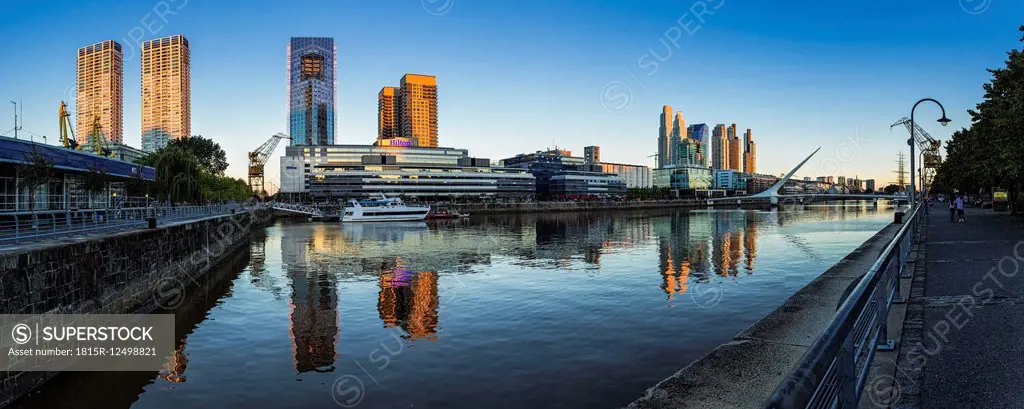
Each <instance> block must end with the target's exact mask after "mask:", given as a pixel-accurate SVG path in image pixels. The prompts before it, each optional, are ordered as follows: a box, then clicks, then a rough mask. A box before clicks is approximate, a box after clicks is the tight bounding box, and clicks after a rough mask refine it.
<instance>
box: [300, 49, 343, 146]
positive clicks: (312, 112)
mask: <svg viewBox="0 0 1024 409" xmlns="http://www.w3.org/2000/svg"><path fill="white" fill-rule="evenodd" d="M337 64H338V49H337V48H335V46H334V39H333V38H330V37H292V38H291V42H290V43H289V44H288V92H287V93H288V129H289V135H290V136H291V141H290V145H333V144H334V101H335V96H336V95H335V92H336V91H335V89H336V88H337V77H336V73H337Z"/></svg>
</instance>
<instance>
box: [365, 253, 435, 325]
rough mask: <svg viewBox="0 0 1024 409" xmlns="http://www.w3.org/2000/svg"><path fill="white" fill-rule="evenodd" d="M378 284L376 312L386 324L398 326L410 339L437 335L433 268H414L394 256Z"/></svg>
mask: <svg viewBox="0 0 1024 409" xmlns="http://www.w3.org/2000/svg"><path fill="white" fill-rule="evenodd" d="M378 285H379V286H380V292H379V293H378V295H377V312H378V313H379V314H380V319H381V321H383V322H384V327H385V328H394V327H399V328H401V329H402V330H403V331H405V333H406V334H408V335H407V337H408V338H409V339H412V340H416V339H427V340H436V339H437V335H436V334H437V310H438V306H439V301H438V300H439V299H438V291H437V273H436V272H430V271H420V272H413V271H410V270H407V269H406V268H405V267H402V266H401V264H400V261H399V260H395V262H394V265H392V266H388V267H387V268H386V269H385V270H384V271H383V272H381V274H380V279H379V280H378Z"/></svg>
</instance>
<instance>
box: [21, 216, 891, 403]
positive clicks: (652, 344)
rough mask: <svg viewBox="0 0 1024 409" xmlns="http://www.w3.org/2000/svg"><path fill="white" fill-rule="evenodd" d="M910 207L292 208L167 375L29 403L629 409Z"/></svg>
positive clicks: (181, 314)
mask: <svg viewBox="0 0 1024 409" xmlns="http://www.w3.org/2000/svg"><path fill="white" fill-rule="evenodd" d="M891 220H892V209H891V208H888V209H886V208H879V209H875V208H871V207H862V206H847V207H843V206H835V207H829V206H823V207H812V208H808V210H805V211H798V212H762V211H742V210H735V211H729V210H726V211H691V212H687V211H672V210H668V211H650V212H641V211H636V212H617V213H578V214H553V215H521V216H488V217H473V218H472V219H471V220H468V221H467V220H464V221H454V222H445V223H397V224H395V223H389V224H352V225H339V224H337V223H301V222H296V221H290V220H281V221H278V222H277V223H276V224H274V225H273V226H270V227H268V228H266V229H265V231H262V232H258V233H257V234H256V235H255V237H254V239H253V241H252V243H251V245H250V246H249V247H248V248H246V249H244V250H243V251H242V252H240V253H239V254H237V255H235V256H233V257H232V258H231V260H228V261H227V262H225V263H224V264H223V265H222V266H221V267H220V268H219V271H218V272H216V274H215V276H218V277H221V278H220V279H211V282H210V283H207V284H206V285H203V286H202V287H201V288H198V289H196V290H194V291H192V292H191V293H190V295H189V297H188V298H187V299H186V300H185V302H184V304H183V305H181V306H180V307H179V308H178V309H177V310H176V311H175V312H176V315H177V317H178V327H177V328H178V331H179V333H180V334H181V339H180V341H179V343H178V351H177V353H176V354H175V356H174V357H171V358H169V359H168V362H167V364H166V365H165V366H164V370H163V371H162V372H160V373H159V374H157V373H141V372H134V373H131V372H129V373H65V374H62V375H60V376H59V377H58V378H57V379H55V380H54V381H53V382H51V383H49V384H48V385H47V386H45V387H44V388H43V389H42V390H40V391H39V392H37V393H35V394H34V395H32V396H30V397H28V398H26V399H23V400H22V401H20V402H18V403H17V404H16V405H15V407H20V408H32V409H39V408H62V407H66V408H115V409H117V408H129V407H130V408H133V409H158V408H174V409H180V408H192V407H215V408H271V407H275V408H277V407H279V408H311V407H317V408H325V407H338V406H341V407H360V408H402V407H418V408H441V407H455V408H478V407H492V408H519V407H588V408H591V407H592V408H616V407H621V406H623V405H625V404H627V403H629V402H630V401H632V400H633V399H635V398H637V397H639V396H640V395H641V394H642V393H643V391H644V390H645V389H646V388H648V387H650V386H652V385H653V384H655V383H656V382H658V381H659V380H661V379H663V378H665V377H666V376H669V375H671V374H672V373H674V372H676V371H677V370H679V369H680V368H682V367H684V366H686V365H687V364H688V363H690V362H692V361H693V360H695V359H697V358H699V357H700V356H702V355H703V354H705V353H706V352H708V351H710V350H711V349H713V348H714V347H715V346H717V345H719V344H720V343H722V342H725V341H728V340H729V339H731V338H732V337H733V336H734V335H735V334H736V333H738V332H740V331H742V330H743V329H744V328H746V327H747V326H749V325H750V324H752V323H753V322H755V321H757V320H758V319H760V318H761V317H763V316H764V315H765V314H767V313H768V312H770V311H772V310H773V309H774V308H776V307H777V306H778V305H780V304H781V303H782V302H783V301H784V300H785V299H786V298H787V297H789V296H790V295H792V294H793V293H794V292H795V291H796V290H798V289H799V288H800V287H802V286H803V285H805V284H806V283H808V282H809V281H810V280H811V279H813V278H814V277H816V276H817V275H818V274H820V273H821V272H823V271H824V270H826V269H827V268H828V267H829V266H831V265H832V264H834V263H835V262H837V261H839V260H840V259H841V258H842V257H843V256H845V255H846V254H847V253H849V252H850V251H851V250H853V249H854V248H856V247H857V246H858V245H859V244H860V243H862V242H863V241H864V240H866V239H868V238H869V237H871V236H872V235H873V234H874V233H875V232H877V231H878V230H880V229H881V228H882V227H884V226H885V225H886V224H888V223H889V222H890V221H891Z"/></svg>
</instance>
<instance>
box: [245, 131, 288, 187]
mask: <svg viewBox="0 0 1024 409" xmlns="http://www.w3.org/2000/svg"><path fill="white" fill-rule="evenodd" d="M282 139H288V135H285V134H283V133H280V132H278V133H276V134H274V136H271V137H270V139H267V141H266V142H263V144H262V145H260V147H259V148H256V150H254V151H252V152H249V189H252V191H253V192H255V193H256V194H258V195H260V196H265V195H266V194H267V192H266V190H264V189H263V168H264V167H265V165H266V164H267V159H270V155H272V154H273V153H274V149H277V144H278V142H280V141H281V140H282Z"/></svg>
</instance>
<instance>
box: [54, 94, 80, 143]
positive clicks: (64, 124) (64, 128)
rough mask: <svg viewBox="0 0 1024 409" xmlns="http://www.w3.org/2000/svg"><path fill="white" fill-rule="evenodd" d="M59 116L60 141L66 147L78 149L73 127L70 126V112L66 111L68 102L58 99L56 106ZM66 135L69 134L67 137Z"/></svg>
mask: <svg viewBox="0 0 1024 409" xmlns="http://www.w3.org/2000/svg"><path fill="white" fill-rule="evenodd" d="M57 114H58V115H59V116H60V119H59V121H60V143H61V144H62V145H64V147H65V148H67V149H78V140H76V139H75V129H74V128H72V127H71V114H70V113H68V104H66V103H64V101H60V107H59V108H57ZM68 135H71V137H70V138H69V137H68Z"/></svg>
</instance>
